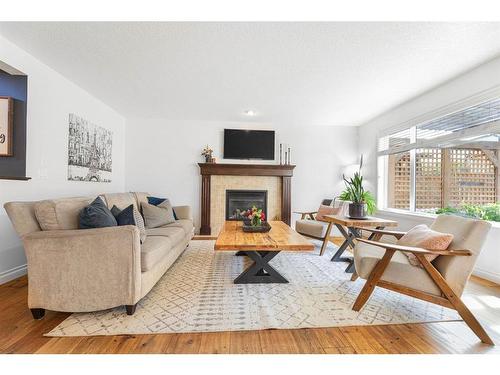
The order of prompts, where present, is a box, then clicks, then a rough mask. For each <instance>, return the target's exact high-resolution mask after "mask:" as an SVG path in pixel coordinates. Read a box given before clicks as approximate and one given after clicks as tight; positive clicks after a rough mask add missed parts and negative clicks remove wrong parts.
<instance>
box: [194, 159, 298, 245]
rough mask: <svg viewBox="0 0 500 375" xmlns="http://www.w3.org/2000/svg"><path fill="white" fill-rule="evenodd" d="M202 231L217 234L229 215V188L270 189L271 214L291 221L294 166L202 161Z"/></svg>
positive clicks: (269, 214) (269, 215)
mask: <svg viewBox="0 0 500 375" xmlns="http://www.w3.org/2000/svg"><path fill="white" fill-rule="evenodd" d="M198 165H199V166H200V174H201V176H202V186H201V228H200V234H203V235H217V234H218V233H219V231H220V229H221V228H222V225H223V223H224V220H225V216H226V212H225V211H226V190H267V216H268V217H269V218H272V219H277V220H280V219H281V220H283V221H284V222H285V223H287V224H290V220H291V202H290V200H291V179H292V176H293V169H294V168H295V166H294V165H273V164H210V163H200V164H198Z"/></svg>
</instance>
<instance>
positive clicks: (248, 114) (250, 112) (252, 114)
mask: <svg viewBox="0 0 500 375" xmlns="http://www.w3.org/2000/svg"><path fill="white" fill-rule="evenodd" d="M243 114H244V115H245V116H255V115H256V114H257V112H255V111H252V110H251V109H247V110H246V111H245V112H243Z"/></svg>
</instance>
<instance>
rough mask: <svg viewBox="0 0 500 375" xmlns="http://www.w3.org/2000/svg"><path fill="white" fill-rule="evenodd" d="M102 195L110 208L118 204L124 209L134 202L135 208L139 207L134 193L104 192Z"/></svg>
mask: <svg viewBox="0 0 500 375" xmlns="http://www.w3.org/2000/svg"><path fill="white" fill-rule="evenodd" d="M102 197H103V198H104V201H105V202H106V204H107V206H108V208H111V207H113V206H116V207H118V208H119V209H120V210H123V209H125V208H127V207H128V206H130V205H131V204H133V205H134V207H135V208H137V209H139V207H138V206H137V202H136V200H135V195H134V194H133V193H110V194H103V195H102Z"/></svg>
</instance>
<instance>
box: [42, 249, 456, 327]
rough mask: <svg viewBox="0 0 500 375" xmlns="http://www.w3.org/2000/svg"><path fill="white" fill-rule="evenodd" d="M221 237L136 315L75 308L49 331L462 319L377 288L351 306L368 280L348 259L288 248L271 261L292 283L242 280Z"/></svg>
mask: <svg viewBox="0 0 500 375" xmlns="http://www.w3.org/2000/svg"><path fill="white" fill-rule="evenodd" d="M213 245H214V242H213V241H191V243H190V245H189V247H188V249H187V250H186V251H185V252H184V253H183V255H182V256H181V257H180V258H179V259H178V260H177V262H176V263H175V264H174V265H173V266H172V267H171V268H170V270H169V271H167V273H166V274H165V275H164V276H163V278H162V279H161V280H160V281H159V282H158V283H157V284H156V286H155V287H154V288H153V289H152V290H151V292H150V293H149V294H148V295H147V296H146V297H144V298H143V299H142V300H141V301H140V302H139V305H138V306H137V311H136V313H135V314H134V315H133V316H127V315H126V314H125V309H124V308H123V307H121V308H115V309H111V310H105V311H99V312H94V313H78V314H72V315H71V316H70V317H68V318H67V319H66V320H65V321H63V322H62V323H61V324H59V325H58V326H57V327H56V328H54V329H53V330H52V331H50V332H49V333H48V334H47V335H46V336H97V335H117V334H150V333H174V332H175V333H181V332H186V333H187V332H215V331H241V330H258V329H268V328H278V329H289V328H311V327H338V326H359V325H379V324H399V323H421V322H433V321H446V320H458V319H459V316H458V314H457V313H456V312H455V311H453V310H450V309H447V308H444V307H440V306H437V305H433V304H430V303H427V302H423V301H419V300H416V299H414V298H410V297H406V296H403V295H401V294H397V293H394V292H391V291H388V290H384V289H380V288H377V289H376V290H375V292H374V294H373V295H372V297H371V298H370V300H369V301H368V303H367V304H366V305H365V307H364V308H363V309H362V310H361V311H360V312H355V311H352V310H351V306H352V304H353V303H354V300H355V299H356V297H357V295H358V293H359V291H360V290H361V288H362V286H363V284H364V281H363V280H360V279H358V280H357V281H356V282H351V281H350V275H349V274H346V273H345V272H344V269H345V268H346V264H345V263H333V262H331V261H330V258H331V257H332V255H333V251H334V250H336V248H335V247H334V246H333V245H331V246H330V247H329V248H328V249H327V252H326V254H325V255H323V256H322V257H320V256H319V255H318V254H319V242H318V243H316V251H315V252H312V253H286V252H283V253H280V254H279V255H278V256H277V257H276V258H274V259H273V260H272V261H271V264H272V265H273V266H274V267H275V268H276V269H277V270H278V271H279V272H280V273H281V274H283V275H284V276H285V277H286V278H287V279H288V281H289V282H290V283H289V284H253V285H235V284H233V280H234V278H235V277H236V276H238V275H239V274H240V273H241V272H242V270H243V269H244V268H246V266H247V265H248V264H249V262H250V261H249V260H248V259H247V257H237V256H234V253H232V252H227V253H217V254H216V253H215V252H214V250H213Z"/></svg>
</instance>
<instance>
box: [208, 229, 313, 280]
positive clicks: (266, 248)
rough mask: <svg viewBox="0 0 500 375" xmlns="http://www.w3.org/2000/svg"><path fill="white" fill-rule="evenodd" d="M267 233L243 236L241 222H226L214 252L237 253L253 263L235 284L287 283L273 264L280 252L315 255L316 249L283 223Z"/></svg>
mask: <svg viewBox="0 0 500 375" xmlns="http://www.w3.org/2000/svg"><path fill="white" fill-rule="evenodd" d="M269 224H271V227H272V229H271V230H270V231H269V232H267V233H246V232H243V229H242V225H243V223H242V222H241V221H226V223H225V224H224V227H223V228H222V231H221V232H220V234H219V236H218V237H217V241H216V242H215V246H214V249H215V251H238V253H239V254H243V255H247V256H248V257H249V258H250V259H252V260H253V261H254V263H253V264H252V265H251V266H250V267H248V268H247V269H246V270H245V271H243V273H242V274H241V275H239V276H238V277H237V278H236V279H235V280H234V283H235V284H259V283H288V280H287V279H285V278H284V277H283V276H282V275H280V273H279V272H278V271H276V269H274V268H273V267H272V266H271V265H270V264H269V262H270V260H271V259H273V258H274V257H275V256H276V255H278V253H279V252H280V251H312V250H314V245H313V244H312V243H311V242H310V241H308V240H307V239H306V238H304V237H302V235H300V234H298V233H297V232H295V231H294V230H293V229H292V228H290V227H289V226H288V225H286V224H285V223H283V222H282V221H270V222H269Z"/></svg>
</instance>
